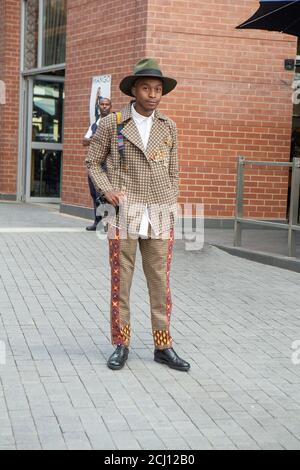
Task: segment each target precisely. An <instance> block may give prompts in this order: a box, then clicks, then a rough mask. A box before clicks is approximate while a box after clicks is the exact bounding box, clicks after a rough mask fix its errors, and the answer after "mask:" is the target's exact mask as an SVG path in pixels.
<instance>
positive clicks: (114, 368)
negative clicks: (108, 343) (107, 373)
mask: <svg viewBox="0 0 300 470" xmlns="http://www.w3.org/2000/svg"><path fill="white" fill-rule="evenodd" d="M127 359H128V356H127V357H126V359H125V361H124V363H123V364H122V365H120V366H114V365H113V364H111V365H110V364H109V363H107V364H106V365H107V367H108V368H109V369H111V370H121V369H123V367H124V366H125V364H126V362H127Z"/></svg>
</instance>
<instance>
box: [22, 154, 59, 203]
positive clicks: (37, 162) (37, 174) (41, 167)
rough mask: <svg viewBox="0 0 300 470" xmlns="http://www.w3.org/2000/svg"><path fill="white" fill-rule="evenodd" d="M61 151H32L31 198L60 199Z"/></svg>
mask: <svg viewBox="0 0 300 470" xmlns="http://www.w3.org/2000/svg"><path fill="white" fill-rule="evenodd" d="M61 169H62V151H61V150H45V149H33V150H32V157H31V181H30V196H31V197H58V198H59V197H60V186H61Z"/></svg>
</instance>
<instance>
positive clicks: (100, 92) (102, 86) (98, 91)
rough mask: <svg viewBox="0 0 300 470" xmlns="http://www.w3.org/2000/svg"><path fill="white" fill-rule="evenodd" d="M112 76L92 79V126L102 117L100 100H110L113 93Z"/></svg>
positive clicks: (100, 76)
mask: <svg viewBox="0 0 300 470" xmlns="http://www.w3.org/2000/svg"><path fill="white" fill-rule="evenodd" d="M110 90H111V75H99V76H98V77H93V79H92V91H91V99H90V125H92V124H94V122H96V121H98V119H99V117H100V111H99V99H100V98H109V99H110V93H111V91H110Z"/></svg>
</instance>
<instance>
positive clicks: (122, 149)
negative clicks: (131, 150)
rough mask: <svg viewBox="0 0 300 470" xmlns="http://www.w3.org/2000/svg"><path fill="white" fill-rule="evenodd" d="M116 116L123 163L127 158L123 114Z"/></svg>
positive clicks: (119, 113)
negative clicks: (123, 132)
mask: <svg viewBox="0 0 300 470" xmlns="http://www.w3.org/2000/svg"><path fill="white" fill-rule="evenodd" d="M115 114H116V118H117V134H118V148H119V154H120V161H122V160H124V158H125V145H124V137H123V134H122V130H123V127H124V124H123V122H122V113H121V112H118V113H115Z"/></svg>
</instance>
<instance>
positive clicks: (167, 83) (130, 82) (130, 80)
mask: <svg viewBox="0 0 300 470" xmlns="http://www.w3.org/2000/svg"><path fill="white" fill-rule="evenodd" d="M142 77H148V78H156V79H159V80H161V81H162V83H163V92H162V94H163V95H167V94H168V93H170V91H172V90H174V88H175V87H176V85H177V81H176V80H175V79H174V78H170V77H160V76H157V75H155V74H153V75H151V74H149V73H148V74H145V75H142V74H140V75H129V76H128V77H125V78H123V80H122V81H121V83H120V85H119V88H120V90H121V91H122V93H125V95H128V96H133V94H132V92H131V88H132V87H133V86H134V83H135V82H136V80H138V79H139V78H142Z"/></svg>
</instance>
